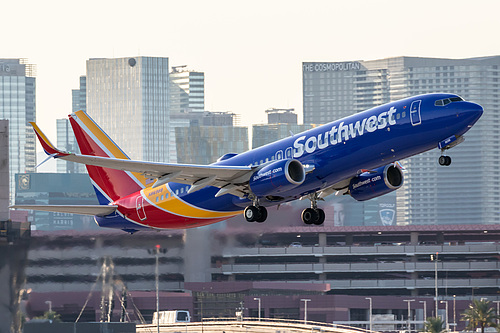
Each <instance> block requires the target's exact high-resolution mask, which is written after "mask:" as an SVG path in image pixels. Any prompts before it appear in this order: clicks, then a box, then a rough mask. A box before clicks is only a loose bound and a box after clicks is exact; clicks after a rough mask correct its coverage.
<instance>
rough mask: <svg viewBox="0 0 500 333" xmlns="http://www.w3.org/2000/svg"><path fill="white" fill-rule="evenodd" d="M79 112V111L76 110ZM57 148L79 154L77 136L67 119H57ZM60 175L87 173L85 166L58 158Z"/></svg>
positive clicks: (57, 163)
mask: <svg viewBox="0 0 500 333" xmlns="http://www.w3.org/2000/svg"><path fill="white" fill-rule="evenodd" d="M75 111H77V110H75ZM56 129H57V147H58V148H59V149H62V150H64V151H70V152H74V153H79V152H80V149H79V147H78V143H77V142H76V137H75V134H74V133H73V129H72V128H71V124H70V123H69V120H68V119H67V118H63V119H56ZM56 165H57V172H58V173H86V172H87V169H86V168H85V164H80V163H75V162H69V161H65V160H62V159H60V158H58V159H57V160H56Z"/></svg>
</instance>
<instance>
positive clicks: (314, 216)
mask: <svg viewBox="0 0 500 333" xmlns="http://www.w3.org/2000/svg"><path fill="white" fill-rule="evenodd" d="M301 217H302V222H304V223H305V224H313V223H314V221H316V220H318V213H317V212H316V210H315V209H312V208H306V209H304V210H303V211H302V216H301Z"/></svg>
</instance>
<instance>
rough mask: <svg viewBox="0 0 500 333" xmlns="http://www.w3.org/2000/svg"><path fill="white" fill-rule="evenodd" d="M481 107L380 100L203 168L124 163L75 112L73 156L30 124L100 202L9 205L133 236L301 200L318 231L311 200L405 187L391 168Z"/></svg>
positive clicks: (453, 99) (252, 217) (449, 134)
mask: <svg viewBox="0 0 500 333" xmlns="http://www.w3.org/2000/svg"><path fill="white" fill-rule="evenodd" d="M482 113H483V109H482V107H481V106H479V105H477V104H474V103H471V102H466V101H464V100H463V99H462V98H461V97H459V96H457V95H453V94H426V95H419V96H415V97H411V98H406V99H403V100H400V101H396V102H392V103H388V104H384V105H381V106H378V107H375V108H373V109H370V110H367V111H364V112H361V113H357V114H354V115H352V116H349V117H347V118H343V119H340V120H337V121H334V122H332V123H329V124H326V125H322V126H320V127H316V128H313V129H310V130H308V131H305V132H303V133H299V134H295V135H293V136H290V137H288V138H285V139H282V140H279V141H276V142H273V143H270V144H268V145H265V146H262V147H259V148H257V149H254V150H250V151H247V152H245V153H241V154H226V155H224V156H222V157H221V158H220V159H219V160H218V161H217V162H215V163H213V164H210V165H192V164H168V163H154V162H144V161H133V160H130V159H129V158H128V157H127V155H126V154H125V153H124V152H123V151H122V150H121V149H120V148H119V147H118V146H117V145H116V144H115V143H114V142H113V141H112V140H111V139H110V138H109V137H108V136H107V135H106V134H105V133H104V131H103V130H102V129H101V128H100V127H99V126H98V125H97V124H96V123H95V122H94V121H93V120H92V119H91V118H90V117H89V115H87V114H86V113H85V112H83V111H78V112H75V113H73V114H71V115H70V116H69V117H70V122H71V125H72V127H73V131H74V133H75V136H76V139H77V142H78V145H79V147H80V151H81V154H74V153H70V152H65V151H61V150H59V149H57V148H55V147H54V146H53V145H52V144H51V143H50V141H49V140H48V139H47V137H46V136H45V135H44V134H43V133H42V132H41V131H40V129H39V128H38V126H37V125H36V124H34V123H33V124H32V125H33V127H34V129H35V131H36V134H37V136H38V138H39V140H40V142H41V144H42V146H43V148H44V150H45V152H46V153H47V154H48V155H50V156H52V157H54V158H61V159H64V160H67V161H72V162H77V163H83V164H86V165H87V169H88V173H89V176H90V178H91V181H92V184H93V186H94V188H95V190H96V193H97V196H98V199H99V202H100V204H101V205H95V206H94V205H92V206H79V205H74V206H66V205H64V206H34V205H16V206H13V207H14V208H22V209H33V210H46V211H56V212H64V213H76V214H87V215H94V216H95V220H96V222H97V223H98V225H100V226H101V227H110V228H119V229H123V230H125V231H127V232H135V231H137V230H140V229H144V228H154V229H182V228H193V227H198V226H203V225H207V224H211V223H215V222H219V221H222V220H226V219H228V218H230V217H233V216H235V215H237V214H240V213H242V212H244V216H245V218H246V220H247V221H249V222H253V221H256V222H264V221H265V220H266V217H267V210H266V207H269V206H274V205H278V204H281V203H284V202H288V201H292V200H295V199H300V198H308V199H309V200H310V202H311V207H310V208H306V209H304V211H303V212H302V220H303V221H304V223H306V224H316V225H320V224H322V223H323V222H324V220H325V213H324V211H323V210H322V209H321V208H318V201H319V200H320V199H322V198H324V197H325V196H327V195H330V194H333V193H336V194H349V195H351V196H352V197H353V198H354V199H356V200H359V201H362V200H369V199H371V198H375V197H378V196H381V195H383V194H386V193H388V192H391V191H394V190H396V189H398V188H400V187H401V186H402V184H403V178H404V175H403V172H402V171H403V170H402V167H401V165H400V164H399V163H398V162H397V161H398V160H400V159H404V158H407V157H410V156H413V155H416V154H419V153H422V152H425V151H428V150H431V149H433V148H438V149H440V150H441V156H440V157H439V164H441V165H444V166H446V165H449V164H450V163H451V158H450V157H449V156H446V155H445V154H444V153H445V151H446V150H447V149H449V148H452V147H454V146H456V145H457V144H459V143H461V142H462V141H463V140H464V138H463V135H464V134H465V133H466V132H467V131H468V130H469V129H470V128H471V127H472V126H473V125H474V124H475V123H476V122H477V120H478V119H479V118H480V117H481V115H482Z"/></svg>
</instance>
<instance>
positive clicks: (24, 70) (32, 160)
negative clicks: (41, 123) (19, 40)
mask: <svg viewBox="0 0 500 333" xmlns="http://www.w3.org/2000/svg"><path fill="white" fill-rule="evenodd" d="M35 69H36V68H35V65H32V64H28V63H27V62H26V60H25V59H0V119H8V120H9V161H10V165H9V173H10V175H9V179H10V198H11V202H12V201H13V200H12V198H14V195H15V188H16V182H15V175H16V173H24V172H34V171H35V166H36V152H35V133H34V132H33V129H32V128H31V126H30V124H29V122H32V121H35V117H36V105H35V100H36V79H35V74H36V73H35Z"/></svg>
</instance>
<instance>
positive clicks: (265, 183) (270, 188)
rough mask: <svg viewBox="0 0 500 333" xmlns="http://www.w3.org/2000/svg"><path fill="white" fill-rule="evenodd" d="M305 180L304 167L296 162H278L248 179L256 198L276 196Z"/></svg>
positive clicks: (265, 167)
mask: <svg viewBox="0 0 500 333" xmlns="http://www.w3.org/2000/svg"><path fill="white" fill-rule="evenodd" d="M305 179H306V172H305V170H304V166H303V165H302V163H300V162H299V161H297V160H293V159H288V160H279V161H275V162H272V163H270V164H267V165H265V166H263V167H262V168H261V169H259V170H258V171H256V172H255V173H254V174H253V175H252V177H251V178H250V182H249V185H250V189H251V190H252V192H253V194H255V195H256V196H268V195H277V194H279V193H281V192H285V191H288V190H291V189H293V188H294V187H296V186H299V185H301V184H302V183H303V182H304V180H305Z"/></svg>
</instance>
